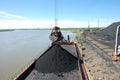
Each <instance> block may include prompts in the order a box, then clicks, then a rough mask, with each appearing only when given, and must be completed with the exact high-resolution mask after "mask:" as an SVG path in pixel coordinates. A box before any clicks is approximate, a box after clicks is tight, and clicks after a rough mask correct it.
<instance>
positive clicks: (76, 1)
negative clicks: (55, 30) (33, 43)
mask: <svg viewBox="0 0 120 80" xmlns="http://www.w3.org/2000/svg"><path fill="white" fill-rule="evenodd" d="M56 2H57V3H56V5H57V6H56V17H57V19H58V26H59V27H67V28H71V27H77V28H80V27H87V26H88V22H89V23H90V26H91V27H97V26H98V21H99V26H101V27H106V26H108V25H109V24H111V23H112V22H118V21H120V10H119V9H120V5H119V4H120V0H56ZM54 19H55V0H0V29H6V28H52V27H54V25H55V24H54Z"/></svg>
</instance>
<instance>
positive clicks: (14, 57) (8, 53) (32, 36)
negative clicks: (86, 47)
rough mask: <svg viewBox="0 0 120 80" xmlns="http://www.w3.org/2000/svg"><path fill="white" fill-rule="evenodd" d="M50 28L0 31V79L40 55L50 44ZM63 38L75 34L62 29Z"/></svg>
mask: <svg viewBox="0 0 120 80" xmlns="http://www.w3.org/2000/svg"><path fill="white" fill-rule="evenodd" d="M50 32H51V31H50V30H16V31H12V32H0V63H1V64H0V80H10V77H11V76H12V75H14V74H15V73H17V72H18V71H20V70H21V69H22V68H23V67H24V66H26V65H27V64H29V63H30V62H31V61H32V60H34V59H35V58H36V57H38V56H39V55H40V53H41V52H42V51H43V50H45V49H46V48H47V47H48V46H50V44H51V41H50V40H49V34H50ZM62 32H63V35H64V36H65V38H66V37H67V35H70V37H72V39H73V38H74V37H75V35H74V34H73V33H71V32H69V31H62Z"/></svg>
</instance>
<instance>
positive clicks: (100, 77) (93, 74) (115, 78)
mask: <svg viewBox="0 0 120 80" xmlns="http://www.w3.org/2000/svg"><path fill="white" fill-rule="evenodd" d="M87 39H89V40H90V41H93V43H92V44H94V45H95V46H96V44H97V47H98V46H99V48H101V50H103V51H105V53H106V54H105V55H108V56H110V55H111V53H113V52H114V50H113V49H110V48H109V46H105V45H104V44H100V43H98V42H96V41H94V40H92V39H91V38H90V37H88V38H87ZM80 46H81V45H80ZM81 47H85V48H86V50H84V51H83V54H84V55H85V56H84V58H83V59H84V63H85V66H86V70H87V73H88V76H89V78H90V80H120V71H119V70H116V68H114V67H113V66H109V65H108V64H107V63H108V62H107V61H106V60H105V59H103V58H102V57H101V56H100V55H98V54H97V52H96V50H92V49H91V47H90V45H88V44H86V43H84V44H83V46H81ZM101 54H102V53H101ZM113 65H114V64H113ZM118 67H119V68H120V66H118Z"/></svg>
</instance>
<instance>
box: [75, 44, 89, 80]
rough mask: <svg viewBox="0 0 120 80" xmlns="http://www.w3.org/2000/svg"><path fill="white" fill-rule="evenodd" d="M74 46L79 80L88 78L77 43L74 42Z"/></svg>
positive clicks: (87, 79)
mask: <svg viewBox="0 0 120 80" xmlns="http://www.w3.org/2000/svg"><path fill="white" fill-rule="evenodd" d="M75 46H76V51H77V55H78V63H79V65H78V66H79V71H80V80H89V78H88V75H87V71H86V69H85V65H84V64H83V59H82V50H81V48H79V46H78V44H77V43H75Z"/></svg>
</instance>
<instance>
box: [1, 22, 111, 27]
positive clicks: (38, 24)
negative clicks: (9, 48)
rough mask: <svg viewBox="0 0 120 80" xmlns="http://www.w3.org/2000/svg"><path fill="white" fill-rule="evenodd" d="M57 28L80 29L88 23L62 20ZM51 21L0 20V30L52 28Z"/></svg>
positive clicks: (92, 23) (102, 23)
mask: <svg viewBox="0 0 120 80" xmlns="http://www.w3.org/2000/svg"><path fill="white" fill-rule="evenodd" d="M108 25H109V23H104V22H101V23H100V26H102V27H103V26H104V27H106V26H108ZM58 26H59V27H61V28H64V27H66V28H75V27H76V28H82V27H88V22H85V21H69V20H62V21H58ZM95 26H96V27H97V22H90V27H95ZM53 27H54V21H53V20H0V29H10V28H15V29H19V28H53Z"/></svg>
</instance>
